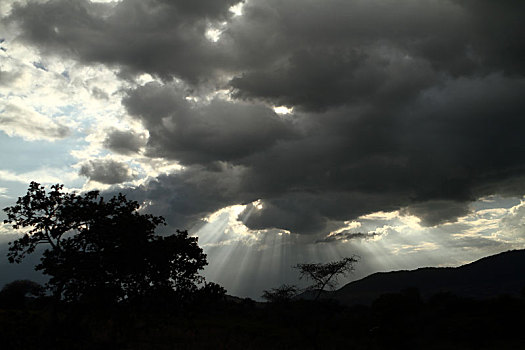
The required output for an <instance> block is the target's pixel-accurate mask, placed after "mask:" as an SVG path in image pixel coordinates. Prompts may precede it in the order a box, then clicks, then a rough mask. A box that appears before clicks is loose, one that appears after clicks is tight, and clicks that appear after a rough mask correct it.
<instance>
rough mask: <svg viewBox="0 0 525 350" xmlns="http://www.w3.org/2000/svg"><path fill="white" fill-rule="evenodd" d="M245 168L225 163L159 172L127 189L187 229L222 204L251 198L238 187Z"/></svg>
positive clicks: (168, 218)
mask: <svg viewBox="0 0 525 350" xmlns="http://www.w3.org/2000/svg"><path fill="white" fill-rule="evenodd" d="M243 174H244V169H243V168H242V167H238V166H237V167H234V166H231V165H228V164H226V163H217V164H215V168H214V169H211V170H210V169H209V168H204V167H202V166H200V165H196V166H189V167H186V168H185V170H184V171H182V172H179V173H176V174H172V175H161V176H159V177H158V178H156V179H154V180H152V181H150V182H148V183H147V184H146V185H143V186H140V187H139V188H137V189H129V190H127V191H124V192H126V193H127V194H128V195H129V197H130V198H132V199H133V200H136V201H139V202H140V203H146V206H145V208H146V210H147V211H150V212H152V213H154V214H155V215H162V216H163V217H165V218H166V220H167V222H168V224H169V225H170V226H171V227H176V228H179V229H190V228H191V227H192V225H193V224H195V223H196V222H198V221H199V220H200V219H202V218H204V217H205V216H207V215H209V214H210V213H213V212H215V211H217V210H219V209H221V208H223V207H225V206H228V205H234V204H239V203H248V202H250V201H253V200H254V199H253V198H254V197H253V194H251V193H247V192H244V191H243V190H242V188H240V186H239V183H240V179H241V178H242V177H243Z"/></svg>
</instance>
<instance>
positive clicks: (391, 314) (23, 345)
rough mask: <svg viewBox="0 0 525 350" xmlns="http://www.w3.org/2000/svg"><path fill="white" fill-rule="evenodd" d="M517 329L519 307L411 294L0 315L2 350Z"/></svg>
mask: <svg viewBox="0 0 525 350" xmlns="http://www.w3.org/2000/svg"><path fill="white" fill-rule="evenodd" d="M2 298H3V296H2V293H0V300H2ZM0 302H1V301H0ZM3 305H4V306H5V304H3ZM524 325H525V298H517V297H509V296H501V297H498V298H493V299H487V300H475V299H467V298H460V297H457V296H454V295H452V294H437V295H435V296H433V297H432V298H430V299H428V300H423V299H422V298H421V297H420V296H419V293H418V291H417V290H416V289H407V290H404V291H402V292H399V293H393V294H385V295H383V296H381V297H380V298H378V299H377V300H376V301H375V302H374V303H372V305H370V306H363V305H358V306H352V307H346V306H343V305H340V304H338V303H336V302H333V301H329V300H320V301H307V300H287V301H284V302H268V303H257V302H254V301H253V300H250V299H234V298H232V299H228V298H221V299H220V300H218V299H213V300H211V299H207V300H206V299H200V298H195V299H193V302H190V301H188V302H187V303H185V304H184V305H181V304H179V303H166V304H163V305H159V303H155V302H154V301H153V302H152V303H149V304H148V303H145V304H140V305H139V304H136V305H130V304H127V305H125V304H120V305H113V306H111V307H95V306H94V305H93V304H89V303H80V302H79V303H63V304H61V305H58V306H57V305H56V304H55V303H54V301H53V299H52V298H50V297H45V296H39V297H35V296H29V295H28V296H26V297H25V301H24V302H23V303H22V304H19V305H18V307H13V304H11V306H10V307H8V308H1V309H0V333H1V334H2V339H3V344H5V345H6V346H8V347H7V348H12V347H13V348H16V349H106V348H120V349H363V350H364V349H392V348H403V349H521V348H523V344H525V342H524V341H525V337H524V334H523V326H524Z"/></svg>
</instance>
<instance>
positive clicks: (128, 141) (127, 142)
mask: <svg viewBox="0 0 525 350" xmlns="http://www.w3.org/2000/svg"><path fill="white" fill-rule="evenodd" d="M146 142H147V141H146V137H145V136H144V135H143V134H138V133H136V132H134V131H133V130H118V129H111V130H109V131H108V133H107V136H106V139H105V140H104V147H106V148H108V149H110V150H112V151H113V152H115V153H119V154H123V155H132V154H136V153H138V152H139V151H140V149H141V148H142V147H144V146H145V145H146Z"/></svg>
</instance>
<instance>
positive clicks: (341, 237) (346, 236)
mask: <svg viewBox="0 0 525 350" xmlns="http://www.w3.org/2000/svg"><path fill="white" fill-rule="evenodd" d="M378 235H379V233H376V232H367V233H363V232H349V231H342V232H337V233H335V234H332V235H328V236H326V237H325V238H323V239H318V240H317V241H315V243H332V242H339V241H349V240H352V239H372V238H374V237H376V236H378Z"/></svg>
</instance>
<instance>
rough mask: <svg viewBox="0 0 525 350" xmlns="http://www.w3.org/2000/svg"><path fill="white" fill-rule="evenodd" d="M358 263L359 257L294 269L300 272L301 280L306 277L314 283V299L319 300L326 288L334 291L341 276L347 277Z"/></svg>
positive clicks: (298, 266) (300, 266)
mask: <svg viewBox="0 0 525 350" xmlns="http://www.w3.org/2000/svg"><path fill="white" fill-rule="evenodd" d="M357 261H358V260H357V256H352V257H346V258H343V259H341V260H338V261H332V262H329V263H325V264H322V263H316V264H297V265H296V266H294V267H295V268H296V269H298V270H299V272H300V274H301V275H300V278H303V277H304V278H306V279H310V280H312V281H313V284H312V285H311V286H310V288H311V289H313V290H317V294H316V296H315V298H314V300H317V299H319V297H320V296H321V294H322V293H323V291H324V289H325V288H326V287H328V288H330V289H334V288H335V287H336V286H337V283H338V279H339V277H340V276H346V275H347V274H349V273H350V272H352V271H354V264H355V263H357Z"/></svg>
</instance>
